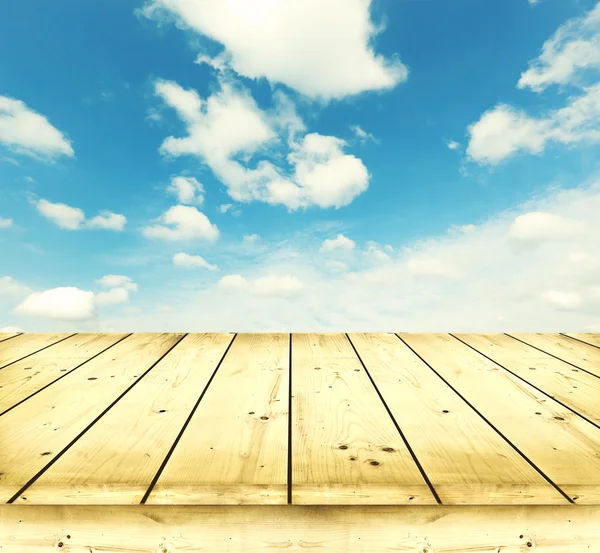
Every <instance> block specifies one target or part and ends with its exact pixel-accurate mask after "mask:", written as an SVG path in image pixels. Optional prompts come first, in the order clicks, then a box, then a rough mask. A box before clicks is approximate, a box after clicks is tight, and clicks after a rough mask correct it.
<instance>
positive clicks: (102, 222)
mask: <svg viewBox="0 0 600 553" xmlns="http://www.w3.org/2000/svg"><path fill="white" fill-rule="evenodd" d="M125 223H127V219H126V218H125V216H124V215H120V214H118V213H111V212H110V211H101V212H100V215H96V216H95V217H93V218H92V219H90V220H89V221H87V222H86V225H85V226H86V228H91V229H94V228H100V229H106V230H117V231H120V230H123V229H124V228H125Z"/></svg>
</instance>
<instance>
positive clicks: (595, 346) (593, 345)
mask: <svg viewBox="0 0 600 553" xmlns="http://www.w3.org/2000/svg"><path fill="white" fill-rule="evenodd" d="M559 334H560V335H561V336H564V337H565V338H569V340H577V341H578V342H581V343H582V344H585V345H586V346H591V347H593V348H596V349H600V347H599V346H597V345H596V344H590V343H589V342H585V341H584V340H580V339H579V338H575V337H573V336H569V335H568V334H565V333H564V332H559Z"/></svg>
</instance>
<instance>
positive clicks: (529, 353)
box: [455, 334, 600, 424]
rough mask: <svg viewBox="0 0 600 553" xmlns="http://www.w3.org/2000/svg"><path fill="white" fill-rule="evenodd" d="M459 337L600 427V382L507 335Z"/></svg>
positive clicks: (599, 351)
mask: <svg viewBox="0 0 600 553" xmlns="http://www.w3.org/2000/svg"><path fill="white" fill-rule="evenodd" d="M455 336H456V337H457V338H460V339H461V340H462V341H463V342H465V343H467V344H469V345H470V346H472V347H473V348H475V349H476V350H477V351H479V352H480V353H483V354H484V355H486V356H487V357H489V358H490V359H493V360H494V361H496V362H498V363H499V364H500V365H501V366H502V367H505V368H506V369H508V370H509V371H511V372H513V373H514V374H516V375H518V376H520V377H521V378H522V379H523V380H525V381H527V382H529V383H530V384H533V385H534V386H536V387H537V388H539V389H540V390H542V391H543V392H546V393H547V394H548V395H549V396H550V397H552V398H554V399H557V400H559V401H560V402H562V403H564V404H565V405H568V406H569V407H571V408H572V409H573V410H574V411H576V412H578V413H580V414H581V415H583V416H584V417H586V418H587V419H588V420H591V421H592V422H594V423H596V424H600V378H596V377H595V376H592V375H591V374H588V373H586V372H584V371H582V370H580V369H576V368H574V367H572V366H571V365H569V364H567V363H565V362H564V361H559V360H558V359H555V358H554V357H551V356H550V355H547V354H545V353H542V352H541V351H539V350H537V349H535V348H533V347H531V346H528V345H525V344H523V343H522V342H519V341H518V340H515V339H514V338H511V337H509V336H505V335H504V334H485V335H482V334H455ZM598 353H600V350H598Z"/></svg>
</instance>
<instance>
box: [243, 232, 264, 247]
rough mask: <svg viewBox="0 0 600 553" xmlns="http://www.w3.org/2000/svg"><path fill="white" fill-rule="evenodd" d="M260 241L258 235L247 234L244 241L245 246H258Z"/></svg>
mask: <svg viewBox="0 0 600 553" xmlns="http://www.w3.org/2000/svg"><path fill="white" fill-rule="evenodd" d="M259 240H260V236H259V235H258V234H245V235H244V238H243V241H244V244H246V245H249V244H256V242H258V241H259Z"/></svg>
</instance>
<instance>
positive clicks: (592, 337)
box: [564, 332, 600, 348]
mask: <svg viewBox="0 0 600 553" xmlns="http://www.w3.org/2000/svg"><path fill="white" fill-rule="evenodd" d="M564 335H565V336H569V337H571V338H575V339H576V340H580V341H582V342H585V343H586V344H591V345H592V346H595V347H597V348H600V334H596V333H589V332H588V333H585V332H583V333H582V332H568V333H567V332H565V333H564Z"/></svg>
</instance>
